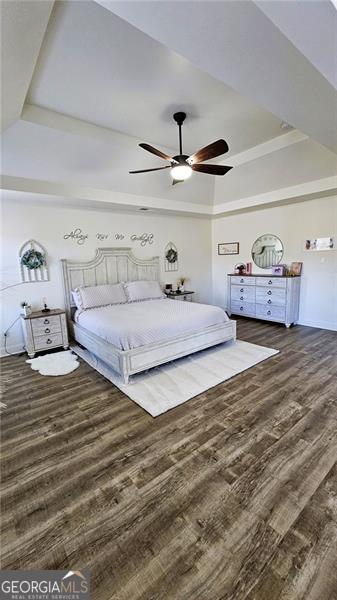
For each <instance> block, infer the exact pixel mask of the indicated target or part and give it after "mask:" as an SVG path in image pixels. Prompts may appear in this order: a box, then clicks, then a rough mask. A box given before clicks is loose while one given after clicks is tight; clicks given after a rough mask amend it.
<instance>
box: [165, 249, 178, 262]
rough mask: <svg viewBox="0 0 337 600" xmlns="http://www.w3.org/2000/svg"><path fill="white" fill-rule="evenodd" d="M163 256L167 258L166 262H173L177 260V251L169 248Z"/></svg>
mask: <svg viewBox="0 0 337 600" xmlns="http://www.w3.org/2000/svg"><path fill="white" fill-rule="evenodd" d="M165 258H166V260H167V262H169V263H171V264H172V263H175V262H177V260H178V252H177V251H176V250H174V248H170V249H169V250H168V251H167V252H166V254H165Z"/></svg>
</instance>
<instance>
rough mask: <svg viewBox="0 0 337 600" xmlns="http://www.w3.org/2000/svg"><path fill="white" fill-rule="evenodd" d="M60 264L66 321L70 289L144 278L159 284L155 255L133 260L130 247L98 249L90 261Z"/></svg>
mask: <svg viewBox="0 0 337 600" xmlns="http://www.w3.org/2000/svg"><path fill="white" fill-rule="evenodd" d="M61 263H62V272H63V285H64V302H65V309H66V312H67V317H68V319H70V318H71V312H72V307H73V306H75V304H74V301H73V298H72V294H71V290H73V289H75V288H76V287H83V286H87V285H104V284H105V283H120V282H121V281H140V280H144V279H145V280H152V281H153V280H155V281H159V256H154V257H152V258H149V259H145V260H144V259H142V258H136V257H135V256H134V254H133V252H132V250H131V248H98V249H97V250H96V256H95V257H94V258H93V259H92V260H88V261H80V262H77V261H72V260H67V259H66V258H63V259H62V260H61Z"/></svg>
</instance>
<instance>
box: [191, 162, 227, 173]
mask: <svg viewBox="0 0 337 600" xmlns="http://www.w3.org/2000/svg"><path fill="white" fill-rule="evenodd" d="M232 168H233V167H225V166H224V165H199V164H197V165H192V169H193V171H198V172H199V173H208V174H209V175H226V173H228V171H230V170H231V169H232Z"/></svg>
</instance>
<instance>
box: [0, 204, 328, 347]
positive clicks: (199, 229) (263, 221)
mask: <svg viewBox="0 0 337 600" xmlns="http://www.w3.org/2000/svg"><path fill="white" fill-rule="evenodd" d="M76 227H79V228H81V229H82V231H83V232H85V233H88V234H89V238H88V240H87V241H86V242H85V243H84V245H82V246H80V245H78V244H77V243H76V242H75V241H74V240H70V239H69V240H64V239H63V235H64V234H66V233H69V232H70V231H71V230H73V229H74V228H76ZM143 232H148V233H154V236H155V237H154V243H153V244H152V245H151V246H146V247H145V248H142V247H141V246H140V245H139V243H137V242H130V239H129V237H130V235H132V234H134V233H135V234H141V233H143ZM96 233H109V238H108V239H106V240H104V241H100V242H99V241H98V240H97V239H96ZM116 233H124V235H125V238H124V240H120V241H116V240H115V239H114V235H115V234H116ZM264 233H274V234H276V235H278V236H279V237H280V239H281V240H282V241H283V244H284V250H285V254H284V258H283V260H282V262H285V263H288V264H289V263H290V262H291V261H295V260H299V261H303V263H304V265H303V277H302V288H301V305H300V323H302V324H304V325H311V326H314V327H323V328H328V329H333V330H337V251H336V250H334V251H328V252H317V253H315V252H305V251H304V250H303V241H304V240H305V239H306V238H310V237H320V236H330V235H334V236H335V238H336V239H337V198H336V197H335V198H324V199H319V200H312V201H307V202H302V203H299V204H293V205H288V206H282V207H275V208H269V209H265V210H257V211H253V212H247V213H243V214H236V215H232V216H227V217H223V218H219V219H216V220H214V221H213V222H212V223H211V221H209V220H208V219H201V218H193V217H180V216H179V217H178V216H177V217H174V216H166V215H165V216H161V215H155V214H151V213H141V212H137V213H135V214H131V213H130V214H126V213H125V214H122V213H115V212H108V211H98V210H95V211H94V210H89V209H84V208H82V209H81V210H78V209H75V208H69V207H64V206H55V207H53V206H52V205H44V204H43V197H41V196H37V197H36V202H35V203H34V201H33V202H32V201H31V195H30V201H29V202H27V203H24V202H22V200H21V201H15V200H13V199H11V200H6V201H4V202H3V208H2V271H1V282H0V287H1V289H2V288H4V287H6V286H8V285H11V284H14V283H17V282H19V281H20V271H19V261H18V251H19V248H20V246H21V245H22V244H23V243H24V242H25V241H26V240H28V239H30V238H34V239H36V240H37V241H39V242H40V243H41V244H43V245H44V246H45V248H46V250H47V252H48V256H49V265H50V276H51V279H50V281H49V282H46V283H28V284H24V285H19V286H17V287H13V288H9V289H7V290H5V291H3V292H1V293H0V300H1V306H2V315H1V329H0V332H1V353H3V345H4V344H3V342H4V338H3V336H2V334H3V332H4V331H5V330H6V329H7V327H8V326H9V325H10V324H11V323H12V321H14V319H15V318H16V317H17V316H18V314H19V312H20V302H21V301H22V300H26V301H28V302H30V303H32V305H33V308H35V309H39V308H41V303H42V298H43V297H44V296H45V297H46V298H47V299H48V304H49V305H50V306H51V307H62V306H63V290H62V279H61V271H60V264H59V260H60V258H70V259H82V258H83V260H87V259H89V258H91V257H92V256H93V254H94V251H95V248H97V247H98V246H106V247H107V246H131V247H132V248H133V250H134V252H135V254H136V255H137V256H140V257H150V256H154V255H159V256H160V257H161V270H162V272H161V280H162V282H163V283H165V282H173V283H174V282H175V281H176V280H177V278H178V277H179V276H180V275H185V276H187V277H189V281H188V287H189V288H191V289H193V290H195V291H196V292H197V295H196V300H198V301H200V302H213V303H214V304H218V305H219V306H223V307H227V278H226V275H227V273H230V272H232V271H233V267H234V265H235V263H237V262H241V261H244V262H247V261H248V260H250V251H251V246H252V244H253V242H254V240H255V239H256V238H257V237H259V236H260V235H262V234H264ZM212 237H213V239H212ZM169 241H172V242H174V243H176V245H177V247H178V249H179V253H180V254H179V271H177V272H174V273H165V272H164V260H163V252H164V248H165V245H166V243H167V242H169ZM235 241H238V242H240V254H239V255H238V256H218V255H217V244H218V243H220V242H235ZM255 271H259V269H257V267H255ZM260 271H261V270H260ZM261 272H262V271H261ZM212 280H213V287H212ZM7 347H8V349H9V350H10V351H12V352H15V351H20V350H21V349H22V336H21V328H20V323H17V324H16V325H15V326H14V327H13V329H12V330H11V332H10V335H9V337H8V344H7Z"/></svg>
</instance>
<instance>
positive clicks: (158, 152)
mask: <svg viewBox="0 0 337 600" xmlns="http://www.w3.org/2000/svg"><path fill="white" fill-rule="evenodd" d="M139 146H140V147H141V148H143V150H147V151H148V152H151V154H155V155H156V156H160V158H163V159H164V160H169V161H171V162H172V161H173V158H172V157H171V156H168V155H167V154H164V152H162V151H161V150H157V148H154V147H153V146H150V144H139ZM173 162H176V161H173Z"/></svg>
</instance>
